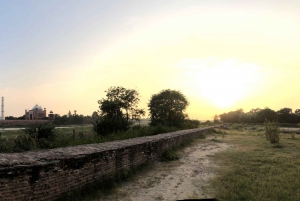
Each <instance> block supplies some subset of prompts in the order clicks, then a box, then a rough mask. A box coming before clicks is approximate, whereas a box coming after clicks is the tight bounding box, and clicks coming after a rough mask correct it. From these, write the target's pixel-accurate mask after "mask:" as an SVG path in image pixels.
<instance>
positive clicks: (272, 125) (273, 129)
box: [264, 120, 280, 144]
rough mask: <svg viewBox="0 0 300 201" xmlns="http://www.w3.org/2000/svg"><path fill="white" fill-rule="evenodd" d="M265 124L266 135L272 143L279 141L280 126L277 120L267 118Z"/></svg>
mask: <svg viewBox="0 0 300 201" xmlns="http://www.w3.org/2000/svg"><path fill="white" fill-rule="evenodd" d="M264 126H265V136H266V139H267V140H268V141H270V143H272V144H274V143H279V135H280V131H279V127H278V123H277V122H276V121H268V120H266V121H265V123H264Z"/></svg>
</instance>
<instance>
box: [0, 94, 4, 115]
mask: <svg viewBox="0 0 300 201" xmlns="http://www.w3.org/2000/svg"><path fill="white" fill-rule="evenodd" d="M0 120H5V117H4V97H3V96H2V102H1V118H0Z"/></svg>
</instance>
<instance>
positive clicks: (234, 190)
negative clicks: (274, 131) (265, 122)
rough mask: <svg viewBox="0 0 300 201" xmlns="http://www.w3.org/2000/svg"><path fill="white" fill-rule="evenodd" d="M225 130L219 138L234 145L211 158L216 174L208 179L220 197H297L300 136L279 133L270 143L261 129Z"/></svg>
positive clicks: (290, 198)
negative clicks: (277, 140)
mask: <svg viewBox="0 0 300 201" xmlns="http://www.w3.org/2000/svg"><path fill="white" fill-rule="evenodd" d="M244 130H245V131H243V132H240V130H234V129H233V130H229V131H228V134H227V135H226V137H224V138H221V137H219V138H218V140H220V142H226V143H230V144H234V145H235V147H236V149H233V150H228V151H225V152H220V153H218V154H216V155H215V156H214V157H213V159H214V161H215V163H216V164H218V165H219V168H217V173H218V175H219V176H218V177H215V178H214V179H213V181H212V185H213V187H214V188H215V189H216V197H217V198H218V199H220V200H236V201H240V200H270V201H271V200H272V201H273V200H295V201H296V200H300V179H299V178H300V136H299V135H297V136H293V137H291V135H289V134H283V135H282V136H281V142H280V143H279V144H276V145H272V144H270V143H269V142H268V141H267V140H266V139H265V137H264V134H263V132H261V131H258V132H257V131H255V130H254V131H251V132H250V131H247V129H246V128H245V129H244Z"/></svg>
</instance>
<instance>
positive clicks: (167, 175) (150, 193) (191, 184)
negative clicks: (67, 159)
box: [99, 139, 233, 201]
mask: <svg viewBox="0 0 300 201" xmlns="http://www.w3.org/2000/svg"><path fill="white" fill-rule="evenodd" d="M231 147H233V146H232V145H229V144H226V143H219V142H215V141H213V140H211V139H205V140H203V139H197V140H196V141H195V142H194V143H193V144H192V145H191V146H189V147H186V148H184V149H183V150H181V158H180V160H178V161H173V162H159V161H156V162H154V163H155V164H154V167H153V168H152V169H151V170H149V171H147V172H146V173H145V174H140V175H138V176H136V177H134V178H133V179H131V180H130V181H127V182H123V183H122V184H121V185H120V186H119V187H118V188H117V189H116V190H115V191H114V193H113V194H111V195H109V196H106V197H105V198H103V199H99V200H124V201H129V200H132V201H135V200H178V199H191V198H194V199H200V198H211V197H214V191H213V189H210V188H209V186H208V180H209V179H210V178H211V177H213V176H214V172H213V167H215V165H214V164H213V163H212V162H211V160H210V156H211V155H213V154H215V153H216V152H218V151H223V150H226V149H228V148H231Z"/></svg>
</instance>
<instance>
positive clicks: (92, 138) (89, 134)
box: [0, 126, 179, 153]
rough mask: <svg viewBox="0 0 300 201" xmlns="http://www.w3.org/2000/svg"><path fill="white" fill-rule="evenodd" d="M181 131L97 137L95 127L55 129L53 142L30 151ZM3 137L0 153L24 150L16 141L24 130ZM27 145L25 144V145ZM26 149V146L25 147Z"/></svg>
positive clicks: (159, 128)
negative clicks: (17, 145)
mask: <svg viewBox="0 0 300 201" xmlns="http://www.w3.org/2000/svg"><path fill="white" fill-rule="evenodd" d="M73 129H75V135H73ZM176 130H179V129H177V128H174V127H166V126H155V127H143V126H138V127H133V128H131V129H129V130H128V131H126V132H120V133H112V134H109V135H107V136H97V135H96V134H95V133H94V131H93V127H91V126H82V127H71V128H59V129H55V136H56V137H55V138H54V140H52V141H49V142H47V146H46V147H45V146H44V147H42V146H40V145H39V144H37V143H36V144H34V145H33V146H31V147H30V150H36V149H41V148H50V149H52V148H58V147H68V146H76V145H82V144H93V143H103V142H109V141H114V140H124V139H130V138H136V137H143V136H150V135H156V134H160V133H168V132H173V131H176ZM1 133H2V136H1V138H0V153H10V152H20V151H22V148H21V149H20V148H18V147H16V143H15V139H16V138H17V137H18V136H20V135H21V134H24V132H23V131H22V130H17V131H8V130H5V131H4V132H1ZM24 143H25V144H24ZM26 143H27V142H22V143H21V144H24V145H26ZM23 147H24V146H23Z"/></svg>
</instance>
